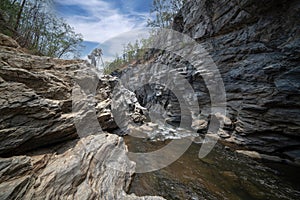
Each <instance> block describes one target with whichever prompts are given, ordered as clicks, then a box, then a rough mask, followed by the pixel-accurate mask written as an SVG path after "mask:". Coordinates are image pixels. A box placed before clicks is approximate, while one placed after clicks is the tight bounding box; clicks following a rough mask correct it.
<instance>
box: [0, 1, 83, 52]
mask: <svg viewBox="0 0 300 200" xmlns="http://www.w3.org/2000/svg"><path fill="white" fill-rule="evenodd" d="M52 3H53V2H52V0H1V4H0V32H2V33H4V34H6V35H9V36H11V37H13V38H14V39H15V40H17V41H18V43H19V44H20V45H21V47H23V48H26V49H29V50H30V51H31V52H32V53H34V54H37V55H45V56H50V57H58V58H61V57H64V58H66V57H78V56H79V53H78V52H79V47H80V43H81V42H82V36H81V35H80V34H76V33H75V32H74V30H73V28H72V27H71V26H70V25H68V24H67V23H66V22H65V21H64V20H63V19H61V18H57V17H56V16H55V14H54V13H53V12H52V10H51V5H52Z"/></svg>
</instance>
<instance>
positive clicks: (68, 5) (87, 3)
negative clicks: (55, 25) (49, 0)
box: [54, 0, 152, 60]
mask: <svg viewBox="0 0 300 200" xmlns="http://www.w3.org/2000/svg"><path fill="white" fill-rule="evenodd" d="M54 2H55V6H54V8H55V11H56V12H57V14H58V15H60V16H61V17H63V18H64V19H65V20H66V21H67V22H68V23H69V24H70V25H71V26H72V27H74V29H75V32H76V33H81V34H82V35H83V39H84V43H83V44H84V45H85V46H86V48H85V50H84V51H83V53H82V54H83V55H86V54H88V53H89V52H90V51H91V50H92V49H94V48H95V47H98V46H99V47H100V48H103V53H104V56H106V58H105V59H106V60H108V59H109V58H111V57H112V56H113V55H112V54H114V55H115V53H113V50H112V49H111V48H110V46H109V44H111V43H114V42H112V41H111V40H112V38H118V39H117V41H118V42H120V43H123V44H121V45H124V44H125V43H128V41H135V39H136V38H131V39H129V38H128V37H127V36H126V37H125V38H124V41H121V40H120V35H124V33H125V32H130V31H133V30H136V29H140V28H144V27H146V24H147V19H148V18H149V13H150V8H151V5H152V0H54ZM132 35H135V34H132ZM134 37H136V36H134ZM116 46H118V45H116ZM108 48H110V50H108ZM118 48H120V47H118ZM106 49H107V51H106ZM119 50H120V49H116V53H117V51H119ZM105 54H106V55H105Z"/></svg>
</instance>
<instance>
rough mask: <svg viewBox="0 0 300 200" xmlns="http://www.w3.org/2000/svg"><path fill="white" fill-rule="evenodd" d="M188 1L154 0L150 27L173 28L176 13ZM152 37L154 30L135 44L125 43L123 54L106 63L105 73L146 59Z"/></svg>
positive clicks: (149, 20)
mask: <svg viewBox="0 0 300 200" xmlns="http://www.w3.org/2000/svg"><path fill="white" fill-rule="evenodd" d="M186 1H187V0H153V3H152V8H151V10H150V15H153V17H149V19H148V27H152V28H171V26H172V23H173V20H174V17H175V15H176V14H177V13H178V11H179V10H180V8H181V7H182V6H183V4H184V3H185V2H186ZM151 37H155V31H154V30H153V32H152V33H151V34H150V37H149V38H144V39H141V40H136V41H135V43H134V44H132V43H130V42H129V43H128V44H127V45H124V49H123V52H122V54H121V55H118V54H117V55H116V57H115V59H114V60H113V61H112V62H107V63H105V66H104V73H105V74H111V73H112V72H114V71H116V70H118V69H122V68H123V67H125V66H126V65H128V64H131V63H134V62H138V60H140V59H144V56H145V53H146V52H147V51H148V50H149V43H150V42H151Z"/></svg>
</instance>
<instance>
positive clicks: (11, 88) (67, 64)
mask: <svg viewBox="0 0 300 200" xmlns="http://www.w3.org/2000/svg"><path fill="white" fill-rule="evenodd" d="M93 78H97V82H96V84H95V85H89V84H93V83H94V82H90V81H92V80H93ZM115 82H116V79H115V78H113V77H110V76H106V77H97V72H96V71H95V69H94V68H93V67H92V66H90V65H89V64H88V63H87V62H85V61H81V60H75V61H66V60H59V59H52V58H48V57H39V56H33V55H30V54H27V53H24V52H23V51H22V49H21V48H20V47H19V45H18V44H17V43H16V42H15V41H14V40H12V39H10V38H9V37H7V36H5V35H2V34H0V94H1V97H0V113H1V115H0V155H1V156H2V158H0V199H108V200H111V199H145V200H146V199H149V200H150V199H162V198H160V197H136V196H135V195H134V194H132V195H128V194H126V191H127V190H128V187H129V185H130V182H131V179H132V175H133V173H134V171H135V163H133V162H131V161H129V160H128V159H127V158H126V156H125V152H126V151H127V148H126V146H125V144H124V142H123V139H122V138H120V137H118V136H117V135H111V134H109V133H105V132H103V131H104V130H114V129H116V128H117V125H116V124H115V122H114V120H113V115H112V112H111V110H110V93H111V90H112V87H113V86H114V84H115ZM82 83H84V84H82ZM84 87H86V88H84ZM72 91H73V93H72ZM90 94H94V95H93V98H91V97H90ZM90 106H91V107H93V108H94V110H91V109H90ZM91 113H94V114H95V115H94V116H93V115H90V114H91ZM89 117H94V118H95V119H96V121H97V122H99V123H100V125H101V128H102V130H101V129H95V128H90V127H88V124H85V127H82V126H83V125H82V124H80V123H79V122H80V121H84V120H89ZM75 122H78V123H77V126H79V125H80V126H81V129H80V130H81V132H80V134H79V132H78V131H77V130H76V124H75ZM120 150H122V151H120ZM120 152H121V153H120ZM122 152H123V153H122Z"/></svg>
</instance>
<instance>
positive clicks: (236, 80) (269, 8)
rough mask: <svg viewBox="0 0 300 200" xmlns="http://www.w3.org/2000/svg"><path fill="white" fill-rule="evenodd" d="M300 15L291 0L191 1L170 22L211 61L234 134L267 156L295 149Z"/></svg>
mask: <svg viewBox="0 0 300 200" xmlns="http://www.w3.org/2000/svg"><path fill="white" fill-rule="evenodd" d="M299 11H300V2H299V1H295V0H294V1H276V0H263V1H259V2H257V1H252V0H242V1H228V0H222V1H215V0H213V1H208V0H207V1H190V2H189V3H187V4H186V5H185V6H184V8H183V9H182V10H181V12H180V14H179V15H178V16H177V23H176V22H175V24H174V29H175V30H178V31H180V32H182V33H184V34H188V35H189V36H190V37H192V38H193V39H195V40H196V41H198V42H199V43H200V44H201V45H203V46H204V47H206V49H207V50H208V51H209V52H210V54H211V56H212V58H213V60H214V61H215V63H216V65H217V67H218V69H219V71H220V73H221V75H222V78H223V81H224V85H225V89H226V96H227V105H228V117H229V118H230V119H231V121H233V122H234V126H233V127H232V133H233V135H244V134H245V135H246V137H244V142H242V143H246V144H248V146H249V147H251V148H254V149H257V150H260V151H264V152H268V153H276V152H283V151H285V150H291V149H293V148H296V149H298V151H299V145H300V141H299V136H300V135H299V131H300V104H299V102H300V101H299V100H300V96H299V94H300V93H299V91H300V90H299V88H300V85H299V83H300V73H299V64H300V61H299V51H300V38H299V33H300V22H299V20H298V19H299V17H300V15H299V13H300V12H299ZM191 78H192V81H191V82H195V81H197V79H198V77H197V76H192V77H191ZM200 105H201V104H200ZM201 106H202V105H201Z"/></svg>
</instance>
